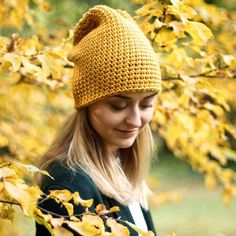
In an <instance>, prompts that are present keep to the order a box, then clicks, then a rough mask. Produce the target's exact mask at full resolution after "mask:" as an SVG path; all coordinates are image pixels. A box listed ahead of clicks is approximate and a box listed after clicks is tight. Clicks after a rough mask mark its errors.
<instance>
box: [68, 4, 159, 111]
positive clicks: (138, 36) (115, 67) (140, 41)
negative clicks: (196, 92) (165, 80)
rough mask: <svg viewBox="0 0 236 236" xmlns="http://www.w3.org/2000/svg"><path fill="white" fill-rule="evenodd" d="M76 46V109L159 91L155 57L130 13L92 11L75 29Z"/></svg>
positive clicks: (100, 8)
mask: <svg viewBox="0 0 236 236" xmlns="http://www.w3.org/2000/svg"><path fill="white" fill-rule="evenodd" d="M73 46H74V47H73V48H72V50H71V51H70V53H69V54H68V59H69V60H70V61H72V62H74V75H73V95H74V100H75V108H76V109H80V108H82V107H84V106H87V105H89V104H91V103H94V102H96V101H98V100H100V99H102V98H104V97H107V96H111V95H114V94H118V93H121V92H138V91H140V92H148V91H156V92H159V91H160V89H161V76H160V68H159V63H158V61H157V58H156V54H155V52H154V51H153V49H152V47H151V45H150V43H149V41H148V39H147V38H146V36H145V35H144V33H143V32H142V31H141V29H140V28H139V27H138V26H137V25H136V23H135V22H134V20H133V19H132V18H131V16H130V15H129V14H128V13H127V12H125V11H121V10H114V9H112V8H110V7H107V6H103V5H97V6H95V7H93V8H91V9H90V10H89V11H88V12H87V13H85V14H84V15H83V17H82V18H81V20H80V21H79V22H78V24H77V25H76V27H75V30H74V41H73Z"/></svg>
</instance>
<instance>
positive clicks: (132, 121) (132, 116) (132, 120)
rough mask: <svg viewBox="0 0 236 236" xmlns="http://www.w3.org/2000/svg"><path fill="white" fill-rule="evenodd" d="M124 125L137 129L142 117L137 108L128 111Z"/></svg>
mask: <svg viewBox="0 0 236 236" xmlns="http://www.w3.org/2000/svg"><path fill="white" fill-rule="evenodd" d="M126 124H127V125H129V126H131V127H133V128H139V127H140V126H141V125H142V117H141V112H140V109H139V107H135V108H133V109H132V110H130V112H129V114H128V115H127V117H126Z"/></svg>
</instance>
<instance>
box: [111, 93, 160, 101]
mask: <svg viewBox="0 0 236 236" xmlns="http://www.w3.org/2000/svg"><path fill="white" fill-rule="evenodd" d="M156 94H157V93H156V92H128V93H119V94H116V95H113V96H110V97H108V98H121V99H122V98H123V99H129V100H142V99H146V98H151V97H154V96H155V95H156Z"/></svg>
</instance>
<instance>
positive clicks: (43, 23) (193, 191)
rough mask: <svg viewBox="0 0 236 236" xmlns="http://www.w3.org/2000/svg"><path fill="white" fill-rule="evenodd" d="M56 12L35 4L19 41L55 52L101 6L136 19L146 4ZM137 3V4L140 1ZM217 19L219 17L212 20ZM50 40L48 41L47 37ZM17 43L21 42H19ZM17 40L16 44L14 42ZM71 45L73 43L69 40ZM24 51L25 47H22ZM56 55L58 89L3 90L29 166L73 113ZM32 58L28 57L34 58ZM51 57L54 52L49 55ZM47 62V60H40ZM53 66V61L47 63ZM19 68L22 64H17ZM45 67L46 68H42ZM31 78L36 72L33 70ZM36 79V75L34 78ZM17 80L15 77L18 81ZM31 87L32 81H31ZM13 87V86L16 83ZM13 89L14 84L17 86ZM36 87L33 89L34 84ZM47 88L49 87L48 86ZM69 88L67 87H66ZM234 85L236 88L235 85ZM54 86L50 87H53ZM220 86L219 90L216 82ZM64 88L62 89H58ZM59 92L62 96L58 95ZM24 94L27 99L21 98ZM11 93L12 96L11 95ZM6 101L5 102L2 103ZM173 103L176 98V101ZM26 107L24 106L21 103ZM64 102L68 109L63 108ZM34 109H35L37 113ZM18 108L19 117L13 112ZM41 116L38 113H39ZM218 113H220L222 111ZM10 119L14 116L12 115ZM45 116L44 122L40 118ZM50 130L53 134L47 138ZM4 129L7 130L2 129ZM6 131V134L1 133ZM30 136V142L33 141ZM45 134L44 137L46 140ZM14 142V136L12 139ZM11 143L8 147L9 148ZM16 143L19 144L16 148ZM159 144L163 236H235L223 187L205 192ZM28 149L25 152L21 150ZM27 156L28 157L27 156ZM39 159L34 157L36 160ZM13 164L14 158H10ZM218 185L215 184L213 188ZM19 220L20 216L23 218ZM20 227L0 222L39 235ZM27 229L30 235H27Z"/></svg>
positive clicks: (57, 7)
mask: <svg viewBox="0 0 236 236" xmlns="http://www.w3.org/2000/svg"><path fill="white" fill-rule="evenodd" d="M48 2H49V3H50V6H51V9H50V11H48V12H46V13H45V11H44V10H43V9H42V7H40V4H35V3H34V2H31V3H30V4H31V7H32V9H34V11H32V12H31V14H32V16H33V18H34V20H35V22H37V24H35V25H30V26H29V25H28V24H26V23H25V24H24V25H23V28H22V29H20V30H17V31H18V32H19V35H20V37H31V36H32V35H38V36H39V39H40V41H42V42H44V44H46V45H48V46H50V45H53V44H54V42H55V40H58V38H67V37H69V38H70V35H68V29H72V28H73V27H74V25H75V24H76V22H77V21H78V20H79V19H80V17H81V15H82V14H83V13H84V12H85V11H87V10H88V9H89V8H90V7H92V6H93V5H96V4H106V5H108V6H111V7H113V8H120V9H124V10H126V11H128V12H129V13H130V14H131V15H133V16H134V15H135V11H136V10H137V9H138V8H139V7H140V5H141V4H134V3H132V2H131V1H127V0H110V1H108V0H106V1H91V0H87V1H79V0H78V1H76V0H64V1H57V0H50V1H48ZM136 2H137V1H136ZM206 2H207V3H212V4H216V5H217V6H219V7H222V8H225V9H228V10H235V9H236V1H235V0H225V1H223V0H215V1H210V0H208V1H206ZM213 17H214V16H213ZM14 32H16V29H15V28H11V27H5V28H0V34H1V35H2V36H5V37H10V36H11V35H12V33H14ZM45 34H47V35H48V37H45V36H44V35H45ZM14 40H15V41H17V37H16V38H15V39H14ZM14 40H13V42H14ZM68 40H69V39H68ZM33 43H34V45H36V46H32V50H33V48H34V47H36V48H37V47H38V48H40V47H41V46H39V45H38V42H37V40H36V39H33ZM22 47H23V48H24V45H23V46H22ZM63 47H64V48H66V47H68V45H67V41H65V42H64V44H63ZM60 49H61V48H59V49H58V50H56V49H55V50H54V51H53V55H52V54H50V56H52V58H51V60H54V61H57V62H58V71H54V72H52V73H54V74H53V76H54V77H55V78H59V77H60V76H61V75H63V80H60V79H58V80H56V82H55V83H52V82H51V81H47V83H48V84H47V86H49V88H51V90H50V89H49V88H48V87H47V86H41V87H40V83H41V82H42V81H34V82H33V83H32V81H28V82H29V84H27V83H25V84H18V85H17V86H18V87H17V86H13V87H12V88H10V89H9V88H7V89H9V91H6V88H5V87H4V86H2V87H0V89H1V90H0V91H1V93H2V94H8V96H11V99H9V100H4V102H3V100H2V101H1V103H0V111H1V118H2V119H5V120H9V121H10V122H12V125H11V127H10V126H9V127H8V126H6V124H5V123H1V125H2V126H1V127H2V128H4V129H5V130H6V131H9V133H10V134H14V131H15V130H16V129H17V130H20V133H19V136H20V137H21V140H23V141H22V143H20V144H19V146H17V144H16V145H15V146H13V147H11V149H12V150H15V153H17V152H19V154H20V155H19V156H17V158H18V159H20V160H22V161H24V160H25V159H27V161H28V162H33V163H34V162H35V159H36V158H37V155H38V153H42V152H43V151H44V148H45V145H46V144H48V140H51V139H52V137H53V134H54V133H55V130H56V129H57V127H58V126H60V125H59V124H61V123H62V121H63V120H64V118H65V116H67V115H68V114H70V112H71V110H72V109H73V108H72V105H73V103H72V98H71V97H70V95H68V93H67V92H65V91H67V90H68V87H67V86H70V84H67V83H66V81H67V79H68V77H69V76H70V73H69V72H68V74H67V72H66V73H64V71H62V67H63V69H64V67H65V68H67V67H68V64H66V65H65V64H63V63H64V61H62V60H61V58H62V57H63V56H64V55H61V54H60V52H59V50H60ZM30 53H31V52H29V55H30ZM50 53H51V52H50ZM41 59H42V62H44V58H41ZM47 62H49V60H48V61H47ZM14 63H15V64H14V65H15V66H16V67H17V62H14ZM42 64H43V63H42ZM27 65H29V64H27V63H26V68H28V69H29V71H30V73H32V71H34V69H35V68H32V67H30V66H28V67H27ZM5 66H7V65H5ZM30 75H31V74H30ZM0 78H1V80H2V81H0V85H1V83H2V85H3V83H6V81H7V82H8V83H10V82H9V80H8V78H7V76H6V74H4V73H3V72H1V73H0ZM13 78H14V77H12V79H13ZM26 82H27V81H26ZM11 83H12V82H11ZM13 83H14V81H13ZM30 83H32V84H34V83H35V84H34V85H36V86H35V87H32V84H30ZM43 83H44V82H43ZM64 83H65V84H66V86H65V84H64ZM234 85H235V83H234ZM50 86H51V87H50ZM215 86H216V87H217V86H218V84H217V82H215ZM58 88H60V89H58ZM53 89H54V91H55V90H56V89H58V92H57V94H55V93H54V91H53ZM222 90H225V91H227V92H228V91H231V90H232V91H235V87H233V86H232V83H230V84H224V88H222ZM19 91H24V93H22V94H21V93H19ZM8 92H9V93H8ZM231 95H232V97H234V98H235V94H233V92H232V93H231ZM2 98H5V97H4V96H3V97H1V99H2ZM171 99H172V98H171ZM19 101H21V103H19ZM62 101H63V104H62ZM231 103H232V106H231V108H232V109H231V110H230V111H229V112H227V116H228V119H229V120H231V123H232V124H235V123H236V122H235V121H236V120H235V117H236V115H235V114H236V111H235V110H236V108H235V107H236V106H235V100H234V99H233V102H231ZM32 104H33V105H34V107H32ZM15 107H17V109H18V110H17V113H16V111H15V110H14V108H15ZM5 110H7V111H10V112H12V114H14V116H15V117H13V116H10V115H8V114H5V113H4V111H5ZM26 111H27V112H26ZM36 111H38V112H36ZM217 112H219V113H221V110H220V111H218V110H217ZM9 114H11V113H9ZM42 114H44V117H42V116H41V115H42ZM20 117H25V119H26V122H25V123H24V122H23V121H22V122H21V121H20V119H19V118H20ZM27 121H30V122H31V125H35V127H36V126H37V131H38V132H33V130H32V128H30V127H28V126H27V125H26V124H27ZM45 124H46V126H47V128H48V131H49V132H47V133H46V132H44V129H45ZM3 125H5V126H4V127H3ZM2 130H3V129H2ZM29 133H30V136H31V139H29ZM42 134H43V135H42ZM17 135H18V134H15V138H16V140H17V141H18V136H17ZM12 136H13V135H12ZM34 140H37V142H38V143H40V144H42V146H36V145H35V141H34ZM230 141H231V142H232V143H231V144H232V146H233V147H234V149H235V147H236V143H235V140H234V139H230ZM4 142H5V141H4V140H0V143H4ZM6 143H7V142H6ZM16 143H17V142H16ZM157 143H158V149H159V152H158V157H157V158H156V159H155V163H154V164H153V166H152V167H153V168H152V171H151V176H153V177H150V184H151V185H152V186H153V189H154V190H155V191H156V192H158V193H159V196H158V198H154V199H152V201H153V206H156V207H153V208H152V211H153V214H154V221H155V225H156V228H157V231H159V236H166V235H168V234H170V233H171V232H176V234H177V235H180V236H188V235H189V234H191V235H193V236H205V235H206V236H211V235H212V236H226V235H227V236H235V234H236V225H235V219H236V201H235V199H233V200H232V202H231V205H229V206H228V207H226V206H225V205H224V203H223V201H222V199H221V193H222V187H221V186H216V187H215V188H212V189H211V190H207V189H205V188H204V184H203V183H204V181H205V182H206V179H204V177H203V176H202V175H200V174H198V173H196V171H195V170H194V171H193V170H192V167H191V166H189V165H188V164H186V163H185V162H184V161H183V160H179V159H178V158H180V157H179V156H177V155H176V153H175V155H173V152H172V151H171V148H170V147H168V145H166V143H165V142H164V140H163V138H161V137H160V136H158V137H157ZM22 146H23V147H22ZM8 148H9V147H8V145H5V146H4V145H3V147H2V148H1V149H0V154H1V152H2V153H7V152H8ZM26 150H28V152H27V151H26ZM32 153H35V156H34V155H33V154H32ZM11 155H12V157H13V158H14V152H12V153H11ZM227 166H229V167H230V168H231V169H232V170H234V171H236V164H235V160H234V159H233V158H232V160H228V162H227ZM207 180H208V181H209V182H208V185H214V180H213V179H209V178H208V179H207ZM212 181H213V182H212ZM19 214H21V213H20V212H19ZM16 217H17V218H16V219H15V227H14V229H12V230H13V231H10V228H11V223H10V222H7V221H5V220H2V221H1V222H0V227H1V228H0V233H1V235H6V236H7V235H12V234H13V233H14V235H22V236H23V235H24V236H27V235H28V236H31V235H34V224H33V222H32V221H29V220H26V219H25V218H24V217H22V216H21V217H19V215H17V216H16ZM23 228H25V229H26V230H24V229H23Z"/></svg>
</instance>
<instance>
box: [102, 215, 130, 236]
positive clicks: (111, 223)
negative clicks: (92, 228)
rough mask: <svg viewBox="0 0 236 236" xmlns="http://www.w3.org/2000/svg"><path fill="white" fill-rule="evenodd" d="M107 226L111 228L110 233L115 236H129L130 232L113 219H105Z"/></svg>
mask: <svg viewBox="0 0 236 236" xmlns="http://www.w3.org/2000/svg"><path fill="white" fill-rule="evenodd" d="M106 223H107V226H108V227H110V228H111V232H112V233H114V234H115V235H122V236H129V235H130V232H129V230H128V228H127V227H125V226H124V225H122V224H119V223H117V222H116V220H114V219H111V218H109V219H107V221H106Z"/></svg>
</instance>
